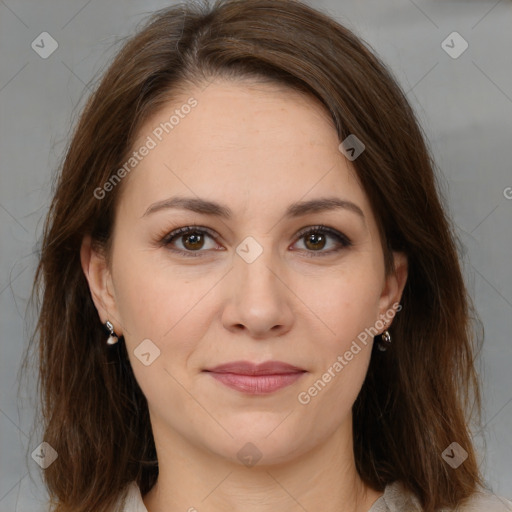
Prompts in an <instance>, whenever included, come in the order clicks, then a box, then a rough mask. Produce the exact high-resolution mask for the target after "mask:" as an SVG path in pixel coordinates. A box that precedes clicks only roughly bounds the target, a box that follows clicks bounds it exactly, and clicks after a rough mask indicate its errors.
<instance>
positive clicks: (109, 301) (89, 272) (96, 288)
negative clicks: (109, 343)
mask: <svg viewBox="0 0 512 512" xmlns="http://www.w3.org/2000/svg"><path fill="white" fill-rule="evenodd" d="M80 261H81V263H82V270H83V271H84V274H85V277H86V279H87V282H88V283H89V290H90V292H91V296H92V300H93V302H94V305H95V306H96V310H97V311H98V315H99V317H100V320H101V323H103V324H104V323H105V322H106V321H107V320H109V321H110V322H112V324H113V325H114V331H115V332H116V334H117V335H118V336H122V334H123V329H122V326H121V323H120V321H119V314H118V310H117V306H116V300H115V294H114V286H113V282H112V275H111V272H110V269H109V267H108V263H107V260H106V257H105V255H104V254H103V253H102V252H101V251H99V250H97V249H95V248H94V246H93V244H92V239H91V237H90V236H85V237H84V239H83V240H82V246H81V248H80Z"/></svg>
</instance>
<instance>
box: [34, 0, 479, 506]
mask: <svg viewBox="0 0 512 512" xmlns="http://www.w3.org/2000/svg"><path fill="white" fill-rule="evenodd" d="M216 77H227V78H230V79H233V80H237V79H244V78H249V79H256V80H257V79H260V80H264V81H265V80H266V81H271V82H274V83H278V84H281V85H284V86H287V87H290V88H293V89H295V90H298V91H301V92H304V93H306V94H308V95H309V96H310V97H312V98H316V99H317V100H318V101H320V102H321V103H322V104H323V105H324V106H325V110H326V112H327V113H328V114H329V115H330V117H331V118H332V121H333V123H334V126H335V129H336V131H337V134H338V137H339V140H340V142H341V141H343V140H344V139H345V138H346V137H347V136H349V135H350V134H355V135H356V136H357V137H358V138H359V139H360V140H361V141H363V142H364V144H365V146H366V149H365V151H364V152H363V153H362V154H361V155H360V156H359V157H358V158H357V159H356V160H354V161H353V162H352V165H353V167H354V169H355V171H356V172H357V175H358V177H359V179H360V182H361V184H362V186H363V188H364V190H365V192H366V194H367V195H368V197H369V200H370V204H371V206H372V210H373V212H374V214H375V217H376V220H377V223H378V227H379V231H380V234H381V238H382V245H383V249H384V254H385V263H386V272H388V273H389V272H392V271H393V266H392V251H402V252H404V253H405V254H406V255H407V258H408V269H409V272H408V279H407V283H406V286H405V289H404V292H403V296H402V305H403V309H402V311H401V312H400V313H399V314H398V315H397V316H396V317H395V319H394V322H393V326H392V329H391V333H392V338H393V342H392V348H391V349H388V350H387V351H386V352H380V351H378V350H375V346H374V351H373V353H372V357H371V362H370V366H369V369H368V374H367V377H366V380H365V382H364V384H363V387H362V390H361V392H360V394H359V396H358V398H357V400H356V402H355V404H354V407H353V422H354V424H353V431H354V451H355V457H356V466H357V470H358V472H359V474H360V475H361V477H362V479H363V480H364V481H365V482H366V483H367V484H368V485H370V486H372V487H373V488H375V489H377V490H381V491H382V490H383V489H384V487H385V485H386V484H388V483H390V482H393V481H395V480H400V481H402V482H403V483H404V484H405V486H406V487H407V488H408V489H409V490H410V491H412V492H414V493H415V494H416V495H417V496H418V498H419V499H420V501H421V503H422V505H423V507H424V510H425V511H426V512H433V511H434V510H435V509H437V508H438V507H443V506H446V507H455V506H456V505H457V504H459V503H461V502H462V501H463V500H464V499H465V498H467V497H469V496H470V495H471V494H472V493H473V492H474V491H475V490H477V488H478V487H479V486H480V485H481V484H482V480H481V475H480V472H479V468H478V464H477V461H476V458H475V450H474V448H473V445H472V440H471V436H470V432H469V427H468V425H469V421H470V419H471V413H475V412H476V413H477V414H476V416H477V419H478V420H480V406H481V403H480V390H479V385H478V379H477V373H476V370H475V366H474V357H475V351H476V341H477V337H476V336H475V335H474V329H473V327H472V324H471V315H472V313H473V309H472V306H471V301H470V299H469V297H468V294H467V291H466V288H465V285H464V281H463V277H462V272H461V268H460V265H459V261H458V255H457V251H456V246H455V242H454V241H455V235H454V233H453V229H452V227H451V225H450V223H449V221H448V219H447V216H446V214H445V211H444V209H443V206H442V202H441V200H440V197H442V196H441V193H440V190H439V187H438V184H437V182H436V178H435V173H434V171H435V164H434V162H433V160H432V158H431V156H430V152H429V150H428V148H427V145H426V142H425V137H424V135H423V132H422V130H421V128H420V126H419V123H418V121H417V120H416V118H415V114H414V112H413V110H412V108H411V106H410V105H409V104H408V101H407V99H406V96H405V94H404V93H403V91H402V90H401V88H400V87H399V86H398V85H397V82H396V80H395V78H394V77H393V75H392V74H391V73H390V71H388V70H387V69H386V67H385V66H384V65H383V64H382V63H381V61H380V60H379V58H378V57H377V56H376V55H375V52H374V51H373V50H370V47H369V45H367V43H365V42H364V41H362V40H361V39H360V38H358V37H357V36H356V35H355V34H354V33H353V32H352V31H350V30H349V29H347V28H346V27H344V26H342V25H340V24H339V23H337V22H336V21H335V20H333V19H331V18H330V17H329V16H327V15H325V14H322V13H320V12H318V11H316V10H314V9H312V8H311V7H308V6H307V5H305V4H303V3H300V2H297V1H294V0H228V1H217V2H216V3H215V4H214V5H208V4H197V3H191V2H187V3H182V4H180V5H177V6H173V7H170V8H168V9H165V10H162V11H159V12H157V13H156V14H155V15H154V16H153V17H152V18H151V19H150V20H149V21H148V22H147V24H146V25H145V26H144V27H143V29H142V30H141V31H139V32H138V33H137V34H136V35H135V36H134V37H133V38H131V39H130V40H129V41H128V42H127V43H126V44H125V45H124V47H123V48H122V50H121V51H120V52H119V54H118V55H117V57H116V58H115V60H114V62H113V63H112V64H111V66H110V68H109V69H108V70H107V72H106V73H105V75H104V77H103V79H102V80H101V82H100V84H99V86H98V87H97V89H96V90H95V92H94V93H93V94H92V96H91V98H90V99H89V101H88V103H87V105H86V107H85V109H84V111H83V113H82V115H81V118H80V120H79V123H78V125H77V127H76V129H75V132H74V135H73V138H72V140H71V143H70V145H69V148H68V151H67V154H66V158H65V160H64V163H63V166H62V169H61V172H60V174H59V177H58V182H57V187H56V191H55V194H54V197H53V202H52V204H51V207H50V210H49V213H48V217H47V220H46V224H45V230H44V237H43V243H42V249H41V259H40V263H39V267H38V270H37V274H36V279H35V287H34V293H35V294H36V292H37V296H38V297H39V298H40V304H39V306H40V313H39V321H38V325H37V330H36V335H35V336H34V340H36V339H37V342H38V345H37V346H38V349H39V350H38V357H39V369H40V371H39V379H40V393H41V404H42V419H43V425H44V440H45V441H46V442H48V443H49V444H50V445H51V446H52V447H53V448H54V449H55V450H56V451H57V452H58V454H59V457H58V459H57V460H56V461H55V462H54V463H53V464H52V465H51V466H50V467H48V468H47V469H46V470H45V472H44V479H45V483H46V485H47V487H48V490H49V493H50V497H51V500H52V504H53V505H54V507H55V508H54V509H52V510H55V511H56V512H71V511H73V512H85V511H87V512H90V511H91V510H94V511H97V512H107V511H108V510H110V509H111V507H112V506H113V504H114V502H115V500H116V499H117V497H118V494H119V492H120V491H121V490H122V489H123V488H124V487H125V485H126V484H127V483H129V482H131V481H133V480H135V481H136V482H137V484H138V485H139V487H140V489H141V492H142V494H143V495H144V494H145V493H146V492H147V491H148V490H149V489H151V487H152V486H153V485H154V483H155V481H156V479H157V476H158V465H157V463H156V462H155V459H156V454H155V445H154V440H153V436H152V431H151V426H150V422H149V414H148V406H147V402H146V399H145V397H144V395H143V394H142V391H141V390H140V388H139V386H138V384H137V382H136V380H135V378H134V374H133V372H132V369H131V366H130V363H129V360H128V356H127V353H126V347H125V344H124V343H122V342H120V343H118V344H117V345H115V346H113V347H108V346H107V345H106V343H105V341H106V335H105V332H104V330H103V328H102V326H101V324H100V321H99V318H98V313H97V311H96V309H95V307H94V304H93V301H92V299H91V295H90V292H89V288H88V284H87V281H86V279H85V276H84V274H83V271H82V268H81V264H80V247H81V243H82V240H83V238H84V236H86V235H91V236H92V238H93V240H94V241H95V243H96V244H98V246H99V247H104V248H106V249H107V251H108V243H109V240H110V239H111V236H112V228H113V219H114V209H115V206H116V204H117V202H118V200H119V193H120V191H121V190H122V183H121V184H119V185H118V186H117V187H114V189H113V190H112V191H111V192H109V193H108V194H106V195H105V197H104V198H103V199H101V200H99V199H97V198H96V197H95V195H94V190H95V189H97V188H98V187H102V186H103V184H104V183H105V182H107V181H108V180H109V178H110V177H111V176H112V174H113V173H114V172H115V171H116V170H117V169H119V168H120V167H121V166H122V165H123V162H124V159H125V157H126V154H128V152H129V151H130V148H131V145H132V144H133V141H134V137H135V136H136V135H137V130H138V128H139V127H140V126H141V124H142V123H143V122H144V120H146V119H147V118H148V117H149V116H150V115H152V114H153V113H154V112H155V111H157V110H158V108H159V107H160V106H162V105H163V103H164V102H166V101H168V100H169V98H170V97H171V96H172V95H173V94H175V93H177V91H186V90H187V86H188V85H190V84H204V83H207V81H208V80H212V79H214V78H216ZM340 158H342V156H341V153H340ZM31 345H32V344H31ZM454 441H456V442H457V443H459V444H460V445H461V446H462V447H463V448H464V449H465V450H466V452H467V453H468V457H467V459H466V460H465V462H464V463H463V464H462V465H461V466H460V467H459V468H457V469H456V470H455V469H452V468H451V467H450V466H449V465H448V464H447V463H446V462H445V461H444V460H443V459H442V457H441V454H442V452H443V451H444V450H445V448H446V447H447V446H448V445H450V443H452V442H454Z"/></svg>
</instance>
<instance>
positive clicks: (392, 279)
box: [379, 252, 408, 330]
mask: <svg viewBox="0 0 512 512" xmlns="http://www.w3.org/2000/svg"><path fill="white" fill-rule="evenodd" d="M393 260H394V270H393V271H392V272H391V273H390V274H389V275H388V276H387V277H386V280H385V283H384V287H383V289H382V293H381V296H380V298H379V318H384V319H388V318H389V314H388V315H386V312H389V311H390V310H392V311H393V316H394V314H395V313H396V312H397V309H396V308H397V305H398V304H399V303H400V299H401V298H402V293H403V291H404V287H405V283H406V281H407V274H408V262H407V256H406V255H405V254H404V253H402V252H394V253H393ZM393 305H395V306H394V307H393ZM391 323H392V320H388V323H387V325H386V327H385V328H384V330H385V329H386V328H388V327H389V326H390V325H391Z"/></svg>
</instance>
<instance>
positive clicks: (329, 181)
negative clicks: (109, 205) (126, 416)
mask: <svg viewBox="0 0 512 512" xmlns="http://www.w3.org/2000/svg"><path fill="white" fill-rule="evenodd" d="M190 96H193V97H194V98H195V100H196V101H197V104H195V106H193V107H191V108H186V107H183V105H187V104H189V105H191V104H192V103H193V102H188V99H189V96H184V97H183V98H182V99H181V100H179V101H176V100H175V101H173V102H172V103H169V104H168V105H167V106H166V107H165V108H163V109H162V110H160V111H159V112H158V114H157V115H155V116H153V117H152V118H151V119H149V120H148V121H147V122H146V124H145V125H144V126H143V127H142V128H141V130H140V132H139V135H138V140H137V142H136V144H135V145H134V148H133V149H134V151H137V152H138V156H137V157H136V158H137V159H138V161H137V164H136V166H134V168H133V170H130V173H129V175H128V176H127V177H125V178H124V181H123V182H122V183H121V184H120V185H117V186H122V187H123V194H122V196H121V197H120V201H119V203H118V207H117V213H116V222H115V229H114V235H113V245H112V252H111V264H110V267H106V266H104V261H103V260H102V258H101V256H100V255H98V254H96V253H93V254H92V258H91V260H90V263H91V264H90V265H89V282H90V283H91V289H92V292H93V297H94V299H95V302H96V305H97V307H98V310H99V313H100V317H101V319H102V320H103V321H105V320H106V319H107V318H108V319H110V320H111V321H112V323H113V324H114V326H115V329H116V331H117V333H118V334H123V335H124V337H125V342H126V346H127V350H128V354H129V357H130V362H131V364H132V366H133V370H134V373H135V376H136V379H137V381H138V383H139V385H140V387H141V389H142V391H143V393H144V395H145V396H146V398H147V400H148V404H149V409H150V414H151V422H152V427H153V431H154V434H155V439H157V440H158V441H159V442H163V439H166V440H168V441H169V442H173V443H175V442H176V441H179V442H181V443H185V444H186V445H189V446H191V447H195V448H197V447H199V448H202V449H206V450H207V451H208V452H209V453H213V454H217V455H219V456H222V457H226V458H228V459H232V460H237V459H238V460H239V461H240V462H244V461H245V460H248V459H246V456H253V458H254V457H256V458H259V457H260V456H261V457H262V459H261V461H260V462H259V463H260V464H262V463H276V462H284V461H286V460H291V459H292V458H294V457H298V456H300V455H301V454H302V453H305V452H307V451H309V450H311V449H312V448H314V447H316V446H318V445H319V444H321V443H323V442H325V441H327V440H328V439H329V438H331V437H332V436H334V435H335V434H336V433H339V432H345V433H348V432H351V430H350V428H351V407H352V405H353V403H354V401H355V399H356V397H357V394H358V392H359V390H360V388H361V385H362V383H363V381H364V378H365V375H366V371H367V367H368V364H369V359H370V354H371V345H372V341H373V340H372V338H371V337H368V335H367V334H366V336H364V335H363V333H365V329H368V328H371V327H374V326H375V324H376V322H377V321H378V320H379V319H380V318H382V316H383V315H385V314H386V312H389V311H390V310H392V305H393V304H394V303H396V301H399V299H400V295H401V292H402V289H403V285H404V283H405V277H406V264H405V261H404V260H403V258H401V257H400V255H395V256H396V260H395V261H396V262H397V264H398V270H397V273H396V275H393V276H389V277H387V278H386V276H385V272H384V258H383V252H382V248H381V241H380V239H379V235H378V230H377V225H376V221H375V218H374V215H373V214H372V211H371V209H370V204H369V202H368V198H367V196H366V194H365V192H364V191H363V189H362V188H361V185H360V184H359V182H358V179H357V177H356V174H355V172H354V170H353V168H352V166H351V163H350V162H349V161H348V160H347V159H346V158H345V157H344V155H343V154H342V153H341V152H340V150H339V149H338V146H339V141H338V139H337V135H336V131H335V129H334V126H333V124H332V122H331V121H330V119H329V117H328V116H327V114H326V113H325V112H324V111H323V110H322V108H321V107H320V106H319V105H318V104H316V103H315V102H314V100H312V99H310V98H307V97H304V96H302V95H299V94H298V93H296V92H293V91H290V90H285V89H279V88H276V87H275V86H271V85H257V86H256V85H254V84H253V85H251V84H249V83H246V82H243V83H242V82H227V81H220V80H218V81H215V82H213V83H212V84H210V85H209V86H208V87H206V88H205V89H204V90H200V89H194V90H191V91H190ZM176 110H178V112H176ZM172 115H175V118H174V119H173V121H172V123H173V125H172V129H170V128H169V126H170V125H169V124H168V125H165V122H169V119H170V118H171V116H172ZM176 115H178V117H179V121H178V122H176ZM160 123H164V124H163V125H161V124H160ZM163 127H166V128H167V131H168V132H169V133H166V130H165V129H164V128H163ZM158 128H160V130H159V129H158ZM148 137H150V138H151V139H152V141H153V143H154V144H153V143H151V142H150V141H149V139H148ZM160 139H161V140H160ZM143 145H146V146H147V147H149V146H153V145H154V147H150V148H149V150H148V151H139V148H140V147H141V146H143ZM142 153H145V156H142ZM139 160H140V161H139ZM132 163H133V162H132ZM176 198H180V200H181V202H177V201H176V202H175V203H174V207H173V206H172V205H171V204H170V203H171V200H173V199H174V200H176ZM326 199H329V200H335V201H338V202H339V206H338V207H332V204H333V203H331V207H330V208H327V206H329V203H326V202H324V203H320V204H317V205H316V206H315V204H314V203H311V204H310V202H314V201H320V200H323V201H325V200H326ZM203 202H208V203H215V204H216V205H218V207H217V206H215V207H213V206H211V205H210V206H208V205H204V204H203ZM308 204H309V207H308ZM180 205H181V206H180ZM194 206H195V207H197V208H195V209H197V210H203V211H202V212H201V211H193V210H192V209H191V208H192V207H194ZM199 207H200V208H199ZM318 225H323V226H326V228H325V229H323V228H318V227H317V228H316V229H315V226H318ZM185 227H192V228H191V233H189V234H187V233H178V234H176V233H174V234H173V232H175V230H177V229H179V228H185ZM310 228H311V231H312V232H311V233H310V234H309V235H308V234H304V233H301V232H303V231H307V230H308V229H310ZM95 272H96V276H97V277H96V279H94V278H92V277H91V276H93V275H94V273H95ZM86 273H87V272H86ZM98 276H99V277H98ZM94 283H99V284H97V285H96V284H94ZM391 316H392V315H391ZM388 318H390V316H389V314H388ZM389 324H390V322H388V326H389ZM377 326H378V327H380V328H378V331H379V332H382V331H383V330H384V328H382V324H380V322H378V323H377ZM365 338H366V340H367V342H366V344H365V343H364V342H363V341H362V340H364V339H365ZM354 341H355V343H356V345H354ZM356 346H358V347H359V350H357V348H356ZM348 352H349V353H351V354H352V356H350V354H347V353H348ZM240 361H245V362H248V363H252V364H254V365H258V364H260V363H262V362H269V361H273V362H281V363H287V364H288V365H291V366H293V367H294V368H295V369H297V368H298V369H300V372H297V371H294V372H293V373H288V374H287V375H285V376H283V375H280V376H277V375H276V374H278V373H279V374H282V373H283V372H286V371H288V372H289V371H290V368H288V369H283V368H279V367H277V368H276V367H274V368H273V369H270V370H269V372H270V373H273V374H274V376H268V375H267V376H266V377H262V376H261V375H260V376H248V375H245V376H240V375H236V374H239V373H243V372H244V371H246V372H247V368H245V370H244V368H241V367H240V366H236V365H235V367H234V368H228V369H227V370H231V372H229V371H228V372H227V373H216V372H212V371H206V370H212V369H213V368H214V367H217V366H219V365H225V364H227V363H232V362H240ZM342 361H343V362H342ZM336 363H338V364H336ZM340 366H341V368H340ZM329 377H330V378H329ZM319 381H320V382H319ZM315 383H316V384H315ZM247 443H251V445H247Z"/></svg>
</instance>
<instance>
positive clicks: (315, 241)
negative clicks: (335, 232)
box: [305, 232, 326, 251]
mask: <svg viewBox="0 0 512 512" xmlns="http://www.w3.org/2000/svg"><path fill="white" fill-rule="evenodd" d="M305 239H306V242H305V245H306V247H307V248H308V249H311V250H313V251H317V250H319V249H323V248H324V247H325V243H326V240H325V235H323V234H319V233H318V232H314V233H310V234H308V235H306V237H305Z"/></svg>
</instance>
